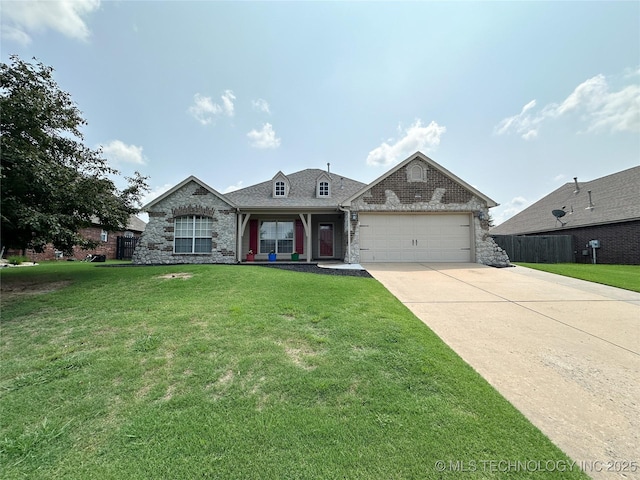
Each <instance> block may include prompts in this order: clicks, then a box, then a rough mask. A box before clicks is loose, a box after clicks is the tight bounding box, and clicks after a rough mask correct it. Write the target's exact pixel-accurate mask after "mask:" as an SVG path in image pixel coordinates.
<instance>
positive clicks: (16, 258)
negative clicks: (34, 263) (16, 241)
mask: <svg viewBox="0 0 640 480" xmlns="http://www.w3.org/2000/svg"><path fill="white" fill-rule="evenodd" d="M7 260H9V263H10V264H11V265H20V264H21V263H24V262H28V261H29V259H28V258H27V257H25V256H22V255H12V256H10V257H9V258H8V259H7Z"/></svg>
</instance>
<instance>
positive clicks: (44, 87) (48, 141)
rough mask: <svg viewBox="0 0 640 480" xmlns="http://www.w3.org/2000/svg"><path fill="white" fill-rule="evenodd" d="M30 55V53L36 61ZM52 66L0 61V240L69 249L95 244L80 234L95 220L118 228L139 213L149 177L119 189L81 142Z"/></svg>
mask: <svg viewBox="0 0 640 480" xmlns="http://www.w3.org/2000/svg"><path fill="white" fill-rule="evenodd" d="M34 61H35V59H34ZM52 74H53V68H52V67H49V66H45V65H43V64H42V63H41V62H37V61H35V63H34V64H32V63H28V62H25V61H23V60H21V59H20V58H18V57H17V56H15V55H14V56H11V62H10V63H9V64H5V63H2V64H0V112H1V117H0V124H1V125H0V142H1V144H0V148H1V155H2V164H1V167H0V180H1V185H0V188H1V202H2V203H1V208H2V211H1V220H2V224H1V227H2V238H1V241H2V246H4V247H7V248H18V249H24V248H27V247H31V248H35V249H36V250H40V249H41V248H43V247H44V245H45V244H47V243H52V244H53V245H54V246H55V247H56V248H58V249H60V250H63V251H65V252H70V251H71V250H72V248H73V247H74V246H80V247H84V248H90V247H93V246H94V245H95V243H94V242H92V241H90V240H88V239H85V238H83V237H82V236H80V235H79V233H78V232H79V230H80V229H81V228H82V227H87V226H90V225H91V223H92V220H94V221H95V220H98V221H99V223H100V224H101V225H102V226H103V228H104V229H105V230H109V231H116V230H123V229H124V228H125V226H126V224H127V221H128V219H129V217H130V216H131V215H132V214H135V213H137V212H138V211H139V209H138V205H139V203H140V199H141V196H142V195H143V193H144V192H146V191H148V186H147V183H146V180H147V178H146V177H143V176H141V175H140V173H138V172H135V175H134V176H133V177H131V178H128V177H127V178H126V180H127V182H128V186H127V187H126V188H125V189H123V190H118V189H117V188H116V185H115V184H114V182H113V180H112V179H111V178H112V177H113V176H115V175H118V174H119V172H118V171H117V170H115V169H113V168H111V167H110V166H109V164H108V163H107V160H106V159H104V158H103V157H102V151H101V149H91V148H89V147H87V146H85V145H84V144H83V140H84V138H83V135H82V132H81V131H80V128H81V127H82V126H83V125H86V123H87V122H86V121H85V120H84V118H83V117H82V114H81V112H80V110H79V109H78V107H77V106H76V104H75V103H74V102H73V101H72V99H71V96H70V95H69V94H68V93H66V92H64V91H62V90H61V89H60V88H59V87H58V85H57V83H56V82H55V80H54V79H53V75H52Z"/></svg>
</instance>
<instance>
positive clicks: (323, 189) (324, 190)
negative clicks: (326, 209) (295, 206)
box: [318, 182, 329, 197]
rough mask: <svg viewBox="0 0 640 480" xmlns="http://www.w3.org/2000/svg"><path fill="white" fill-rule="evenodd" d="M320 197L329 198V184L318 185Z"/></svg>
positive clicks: (321, 183)
mask: <svg viewBox="0 0 640 480" xmlns="http://www.w3.org/2000/svg"><path fill="white" fill-rule="evenodd" d="M318 196H319V197H328V196H329V182H320V184H319V185H318Z"/></svg>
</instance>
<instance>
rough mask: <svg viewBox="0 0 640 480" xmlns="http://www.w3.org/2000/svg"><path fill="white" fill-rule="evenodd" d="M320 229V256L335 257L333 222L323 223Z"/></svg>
mask: <svg viewBox="0 0 640 480" xmlns="http://www.w3.org/2000/svg"><path fill="white" fill-rule="evenodd" d="M318 227H319V230H320V235H319V237H320V256H321V257H333V223H321V224H320V225H319V226H318Z"/></svg>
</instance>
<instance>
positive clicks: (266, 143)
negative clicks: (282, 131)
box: [247, 123, 280, 149]
mask: <svg viewBox="0 0 640 480" xmlns="http://www.w3.org/2000/svg"><path fill="white" fill-rule="evenodd" d="M247 137H249V144H250V145H251V146H252V147H254V148H262V149H264V148H278V147H279V146H280V139H279V138H276V132H275V131H274V130H273V127H272V126H271V124H270V123H265V124H264V125H263V126H262V129H261V130H251V131H250V132H249V133H247Z"/></svg>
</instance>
